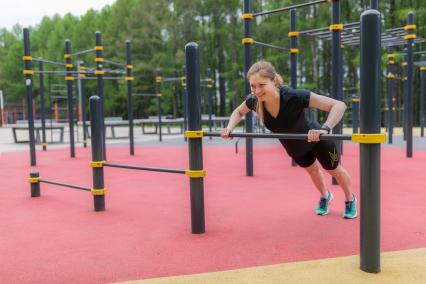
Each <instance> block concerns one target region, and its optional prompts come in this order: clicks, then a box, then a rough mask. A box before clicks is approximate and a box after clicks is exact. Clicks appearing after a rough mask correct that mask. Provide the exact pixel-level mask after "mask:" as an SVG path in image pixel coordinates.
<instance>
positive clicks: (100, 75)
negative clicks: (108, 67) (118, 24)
mask: <svg viewBox="0 0 426 284" xmlns="http://www.w3.org/2000/svg"><path fill="white" fill-rule="evenodd" d="M95 42H96V46H95V51H96V58H95V62H96V70H95V75H96V77H97V83H98V96H99V98H100V99H101V118H102V119H101V124H102V127H101V130H102V152H103V159H104V160H106V159H107V157H106V136H105V131H106V130H105V120H104V117H105V95H104V74H105V71H104V70H103V67H104V66H103V64H102V63H103V62H104V58H103V56H102V53H103V52H102V51H103V50H104V47H103V45H102V34H101V33H100V32H96V33H95ZM92 135H93V134H92Z"/></svg>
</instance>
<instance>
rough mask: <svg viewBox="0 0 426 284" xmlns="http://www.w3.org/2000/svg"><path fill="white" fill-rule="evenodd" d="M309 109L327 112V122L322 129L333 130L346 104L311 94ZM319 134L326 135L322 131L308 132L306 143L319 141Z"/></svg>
mask: <svg viewBox="0 0 426 284" xmlns="http://www.w3.org/2000/svg"><path fill="white" fill-rule="evenodd" d="M309 107H312V108H316V109H320V110H323V111H326V112H328V116H327V120H326V121H325V123H324V125H323V127H325V128H327V127H328V128H330V129H333V127H335V126H336V125H337V124H338V123H339V121H340V120H341V119H342V117H343V114H344V113H345V110H346V104H345V103H344V102H342V101H338V100H335V99H332V98H329V97H326V96H321V95H318V94H315V93H312V92H311V95H310V99H309ZM321 134H328V131H327V130H324V129H319V130H316V129H311V130H309V132H308V141H309V142H311V141H319V140H320V135H321Z"/></svg>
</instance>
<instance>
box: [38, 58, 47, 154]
mask: <svg viewBox="0 0 426 284" xmlns="http://www.w3.org/2000/svg"><path fill="white" fill-rule="evenodd" d="M43 65H44V64H43V62H42V61H39V65H38V67H39V70H40V77H39V78H40V108H41V135H42V142H41V145H42V146H43V151H46V147H47V142H46V106H45V103H44V74H43V71H44V66H43Z"/></svg>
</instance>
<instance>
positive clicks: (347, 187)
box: [327, 165, 352, 201]
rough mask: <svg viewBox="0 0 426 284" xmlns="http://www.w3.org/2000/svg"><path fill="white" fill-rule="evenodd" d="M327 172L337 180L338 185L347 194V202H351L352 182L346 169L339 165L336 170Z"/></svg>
mask: <svg viewBox="0 0 426 284" xmlns="http://www.w3.org/2000/svg"><path fill="white" fill-rule="evenodd" d="M327 172H328V173H329V174H330V175H332V176H333V177H334V178H335V179H336V180H337V183H338V184H339V186H340V187H341V188H342V190H343V192H344V193H345V198H346V201H351V200H352V180H351V177H350V176H349V174H348V172H347V171H346V169H345V168H344V167H342V165H338V166H337V168H335V169H334V170H327Z"/></svg>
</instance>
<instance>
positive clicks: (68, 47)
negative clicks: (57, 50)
mask: <svg viewBox="0 0 426 284" xmlns="http://www.w3.org/2000/svg"><path fill="white" fill-rule="evenodd" d="M65 67H66V71H67V72H66V76H65V81H67V98H68V127H69V130H70V156H71V157H72V158H74V157H75V144H74V102H73V99H72V83H73V82H72V81H73V80H74V77H73V75H72V73H71V72H70V71H72V69H73V65H72V61H71V42H70V40H69V39H67V40H65Z"/></svg>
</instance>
